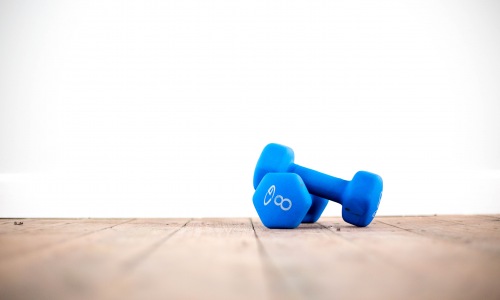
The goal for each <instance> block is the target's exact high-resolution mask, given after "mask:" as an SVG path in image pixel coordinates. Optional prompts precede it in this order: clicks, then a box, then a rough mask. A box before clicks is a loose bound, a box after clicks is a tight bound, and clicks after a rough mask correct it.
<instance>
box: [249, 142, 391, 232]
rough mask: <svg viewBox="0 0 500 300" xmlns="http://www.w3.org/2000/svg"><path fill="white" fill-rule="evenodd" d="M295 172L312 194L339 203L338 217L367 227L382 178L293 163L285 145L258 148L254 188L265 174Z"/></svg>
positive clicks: (376, 205)
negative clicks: (343, 176) (347, 176)
mask: <svg viewBox="0 0 500 300" xmlns="http://www.w3.org/2000/svg"><path fill="white" fill-rule="evenodd" d="M282 172H289V173H296V174H298V175H300V177H301V178H302V180H303V182H304V183H305V184H306V186H307V189H308V190H309V192H310V193H311V194H313V195H316V196H319V197H321V198H325V199H328V200H333V201H335V202H337V203H339V204H341V205H342V218H343V219H344V221H346V222H347V223H350V224H352V225H355V226H359V227H364V226H368V225H369V224H370V223H371V221H372V220H373V218H374V217H375V214H376V213H377V210H378V207H379V205H380V200H381V198H382V189H383V182H382V178H381V177H380V176H378V175H376V174H373V173H370V172H366V171H359V172H357V173H356V174H355V175H354V177H353V179H352V180H351V181H347V180H343V179H340V178H336V177H333V176H330V175H326V174H323V173H320V172H318V171H314V170H311V169H307V168H304V167H302V166H299V165H296V164H294V153H293V150H292V149H291V148H289V147H286V146H283V145H278V144H269V145H267V146H266V147H265V148H264V150H263V151H262V153H261V155H260V158H259V161H258V162H257V166H256V167H255V173H254V177H253V186H254V188H257V186H258V185H259V183H260V182H261V180H262V179H263V178H264V176H265V175H266V174H267V173H282Z"/></svg>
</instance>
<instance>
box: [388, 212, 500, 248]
mask: <svg viewBox="0 0 500 300" xmlns="http://www.w3.org/2000/svg"><path fill="white" fill-rule="evenodd" d="M379 222H383V223H385V224H388V225H391V226H395V227H398V228H401V229H404V230H407V231H410V232H414V233H417V234H420V235H425V236H429V237H433V238H436V239H440V240H447V241H453V242H456V243H462V244H467V245H469V246H470V247H473V248H477V249H481V250H485V251H490V252H492V253H493V254H499V255H500V229H499V228H500V219H497V218H495V217H490V216H466V217H465V216H427V217H382V218H380V219H379Z"/></svg>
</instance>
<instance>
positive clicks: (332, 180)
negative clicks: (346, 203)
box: [288, 164, 349, 204]
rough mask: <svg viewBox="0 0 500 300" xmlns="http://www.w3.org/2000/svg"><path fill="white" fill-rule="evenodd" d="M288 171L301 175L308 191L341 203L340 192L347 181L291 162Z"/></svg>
mask: <svg viewBox="0 0 500 300" xmlns="http://www.w3.org/2000/svg"><path fill="white" fill-rule="evenodd" d="M288 171H289V172H291V173H296V174H298V175H299V176H300V177H302V180H303V181H304V183H305V184H306V187H307V190H308V191H309V193H311V194H313V195H316V196H319V197H322V198H326V199H328V200H333V201H335V202H337V203H340V204H342V193H343V192H344V190H345V188H346V187H347V185H348V184H349V181H347V180H344V179H340V178H336V177H333V176H330V175H326V174H324V173H321V172H318V171H314V170H311V169H308V168H305V167H302V166H299V165H296V164H292V165H291V166H290V169H289V170H288Z"/></svg>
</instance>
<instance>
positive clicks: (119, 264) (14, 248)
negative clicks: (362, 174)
mask: <svg viewBox="0 0 500 300" xmlns="http://www.w3.org/2000/svg"><path fill="white" fill-rule="evenodd" d="M15 221H16V222H18V221H22V222H23V224H22V225H14V222H15ZM499 228H500V215H482V216H426V217H377V218H376V219H375V221H374V222H373V223H372V224H371V225H370V226H369V227H366V228H356V227H353V226H350V225H348V224H346V223H344V222H343V221H342V219H341V218H322V219H321V220H320V222H318V223H316V224H309V225H302V226H300V227H299V228H298V229H294V230H269V229H267V228H265V227H263V226H262V224H261V223H260V221H258V220H257V219H248V218H247V219H24V220H20V219H15V220H14V219H0V299H2V300H4V299H51V300H52V299H500V230H499Z"/></svg>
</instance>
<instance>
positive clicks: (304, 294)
mask: <svg viewBox="0 0 500 300" xmlns="http://www.w3.org/2000/svg"><path fill="white" fill-rule="evenodd" d="M254 225H255V231H256V233H257V236H258V238H259V240H260V242H261V243H262V245H263V248H264V251H265V253H266V255H267V256H268V257H269V261H270V262H271V263H272V264H273V266H274V267H275V268H276V269H277V270H278V273H279V274H280V276H281V277H282V278H283V283H282V285H284V286H286V290H287V291H288V293H287V294H286V298H288V297H289V296H290V295H294V296H295V298H300V299H309V298H312V299H346V298H348V299H417V298H419V297H421V296H423V293H422V291H420V290H419V286H417V285H415V284H414V281H415V280H418V278H417V277H416V276H415V274H414V273H411V272H406V270H403V269H401V268H399V267H398V266H395V265H393V264H387V263H386V262H385V261H383V260H381V259H380V258H379V257H378V256H377V255H374V254H373V253H372V252H370V251H366V250H365V249H364V248H362V247H359V246H358V245H356V244H355V243H352V242H350V241H349V240H348V239H345V238H343V237H342V236H339V235H337V234H335V233H334V232H331V231H329V230H327V229H326V227H324V226H322V225H320V224H302V225H301V226H300V227H299V228H297V229H293V230H271V229H267V228H265V227H264V226H263V225H262V223H261V222H260V221H258V220H254ZM395 283H397V284H395Z"/></svg>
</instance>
